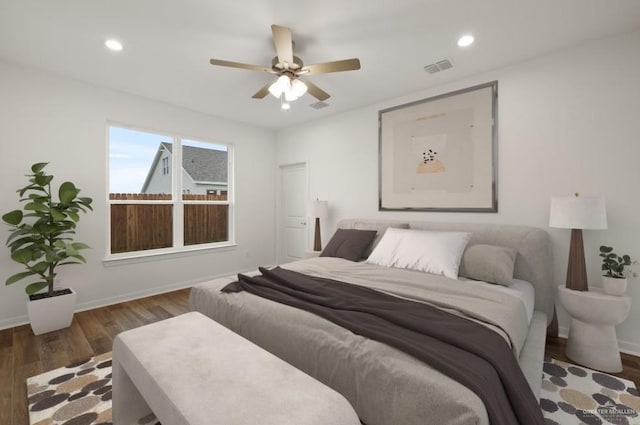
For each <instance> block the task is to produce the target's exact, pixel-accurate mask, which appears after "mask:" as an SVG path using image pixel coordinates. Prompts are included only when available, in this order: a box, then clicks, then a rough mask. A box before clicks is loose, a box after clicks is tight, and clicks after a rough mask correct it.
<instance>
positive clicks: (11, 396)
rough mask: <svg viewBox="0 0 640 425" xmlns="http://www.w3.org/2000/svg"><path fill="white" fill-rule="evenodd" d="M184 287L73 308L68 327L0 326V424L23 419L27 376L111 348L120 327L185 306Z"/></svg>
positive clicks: (20, 423)
mask: <svg viewBox="0 0 640 425" xmlns="http://www.w3.org/2000/svg"><path fill="white" fill-rule="evenodd" d="M188 299H189V290H188V289H183V290H180V291H175V292H169V293H166V294H162V295H156V296H153V297H148V298H144V299H140V300H135V301H129V302H125V303H121V304H116V305H112V306H108V307H102V308H98V309H95V310H90V311H83V312H81V313H76V315H75V317H74V319H73V322H72V324H71V327H70V328H68V329H63V330H60V331H56V332H51V333H48V334H44V335H40V336H35V335H33V333H32V332H31V327H30V326H29V325H25V326H19V327H16V328H12V329H6V330H3V331H0V424H1V425H28V424H29V414H28V412H27V387H26V384H25V381H26V379H27V378H28V377H30V376H33V375H38V374H40V373H43V372H46V371H47V370H51V369H55V368H58V367H62V366H65V365H67V364H70V363H73V362H75V361H79V360H83V359H87V358H89V357H91V356H94V355H97V354H102V353H106V352H108V351H111V347H112V345H113V339H114V338H115V336H116V335H117V334H118V333H120V332H122V331H125V330H128V329H132V328H136V327H138V326H142V325H146V324H148V323H153V322H157V321H158V320H162V319H166V318H168V317H172V316H177V315H179V314H182V313H186V312H187V311H189V308H188Z"/></svg>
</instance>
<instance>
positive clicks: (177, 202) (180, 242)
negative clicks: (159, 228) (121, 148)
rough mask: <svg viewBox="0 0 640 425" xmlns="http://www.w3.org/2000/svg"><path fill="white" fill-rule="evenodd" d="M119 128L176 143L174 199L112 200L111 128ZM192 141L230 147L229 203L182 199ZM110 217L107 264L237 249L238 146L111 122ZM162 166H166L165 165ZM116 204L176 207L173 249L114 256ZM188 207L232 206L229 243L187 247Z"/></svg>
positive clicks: (105, 260)
mask: <svg viewBox="0 0 640 425" xmlns="http://www.w3.org/2000/svg"><path fill="white" fill-rule="evenodd" d="M111 127H117V128H123V129H126V130H133V131H140V132H144V133H151V134H157V135H160V136H162V137H167V138H170V139H171V142H172V144H173V149H172V150H173V152H172V157H171V164H170V167H169V169H170V174H171V191H172V193H171V200H170V201H166V200H137V201H131V200H124V199H123V200H115V199H114V200H112V199H110V198H109V193H110V187H109V186H110V172H111V162H110V157H109V153H110V142H111V140H110V131H109V130H110V128H111ZM185 139H186V140H191V141H196V142H201V143H211V144H214V145H218V146H226V147H227V167H228V169H227V200H226V201H195V200H194V201H189V200H187V201H185V200H183V199H182V194H183V193H182V188H183V186H182V183H183V182H182V180H183V179H182V141H183V140H185ZM106 145H107V182H106V186H107V190H106V198H107V214H106V222H107V225H106V229H107V232H106V234H107V238H106V244H107V246H106V251H105V252H106V255H105V258H104V260H103V261H104V262H112V261H120V260H134V261H135V260H146V259H153V257H158V256H166V255H172V254H174V255H176V256H181V255H180V254H181V253H189V252H193V251H203V250H211V249H220V248H229V247H235V246H236V243H235V184H234V183H235V179H234V166H233V164H234V146H233V144H231V143H225V142H220V141H213V140H211V139H207V138H203V137H197V136H196V137H192V136H186V135H184V134H179V133H176V132H169V131H159V130H149V129H144V128H140V127H135V126H131V125H126V124H121V123H116V122H111V121H110V122H108V123H107V144H106ZM161 165H162V164H161ZM116 204H158V205H172V206H173V213H172V217H173V223H172V225H173V232H172V233H173V246H171V247H168V248H156V249H147V250H142V251H129V252H121V253H116V254H112V253H111V205H116ZM185 205H228V207H227V208H228V210H227V240H226V241H222V242H211V243H203V244H195V245H185V244H184V206H185Z"/></svg>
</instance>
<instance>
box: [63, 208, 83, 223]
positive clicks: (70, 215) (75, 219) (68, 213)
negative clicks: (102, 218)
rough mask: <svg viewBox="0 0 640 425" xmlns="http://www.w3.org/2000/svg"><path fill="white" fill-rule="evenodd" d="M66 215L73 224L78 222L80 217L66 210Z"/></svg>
mask: <svg viewBox="0 0 640 425" xmlns="http://www.w3.org/2000/svg"><path fill="white" fill-rule="evenodd" d="M66 213H67V215H68V216H69V217H70V218H71V220H73V221H75V222H78V221H80V216H79V215H78V213H77V212H75V211H71V210H68V211H67V212H66Z"/></svg>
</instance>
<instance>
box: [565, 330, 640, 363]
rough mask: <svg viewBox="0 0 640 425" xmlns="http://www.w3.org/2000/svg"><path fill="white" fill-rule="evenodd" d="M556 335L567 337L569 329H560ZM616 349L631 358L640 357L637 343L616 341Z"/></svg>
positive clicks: (639, 345) (639, 346)
mask: <svg viewBox="0 0 640 425" xmlns="http://www.w3.org/2000/svg"><path fill="white" fill-rule="evenodd" d="M558 331H559V332H558V335H559V336H560V337H562V338H568V337H569V328H564V327H560V328H559V330H558ZM618 347H619V348H620V351H621V352H623V353H626V354H631V355H632V356H639V357H640V344H638V343H637V342H629V341H623V340H621V339H618Z"/></svg>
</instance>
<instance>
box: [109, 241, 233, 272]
mask: <svg viewBox="0 0 640 425" xmlns="http://www.w3.org/2000/svg"><path fill="white" fill-rule="evenodd" d="M236 246H237V245H236V244H235V242H224V243H220V244H216V245H214V246H212V245H207V246H191V247H182V248H180V249H179V250H178V249H174V248H167V249H161V250H158V249H157V250H149V251H137V252H125V253H122V254H113V255H109V256H107V257H106V258H104V259H103V260H102V264H103V265H104V266H105V267H114V266H120V265H127V264H136V263H147V262H150V261H164V260H167V259H172V258H183V257H191V256H193V255H203V254H208V253H211V252H213V251H230V250H234V249H235V248H236Z"/></svg>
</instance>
